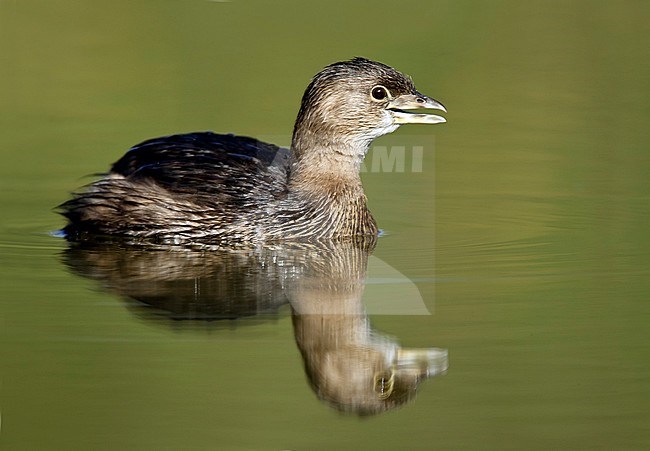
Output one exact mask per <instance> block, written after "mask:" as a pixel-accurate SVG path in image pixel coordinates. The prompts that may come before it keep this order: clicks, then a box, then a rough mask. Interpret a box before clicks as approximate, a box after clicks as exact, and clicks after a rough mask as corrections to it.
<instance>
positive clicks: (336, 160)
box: [58, 57, 447, 245]
mask: <svg viewBox="0 0 650 451" xmlns="http://www.w3.org/2000/svg"><path fill="white" fill-rule="evenodd" d="M421 109H425V111H421ZM430 109H432V110H440V111H443V112H445V113H446V112H447V110H446V108H445V107H444V106H443V105H442V103H440V102H438V101H437V100H434V99H433V98H431V97H429V96H427V95H424V94H422V93H420V92H419V91H418V90H417V89H416V88H415V85H414V82H413V80H412V79H411V78H410V77H409V76H406V75H404V74H403V73H401V72H399V71H397V70H396V69H394V68H392V67H390V66H388V65H386V64H383V63H380V62H377V61H373V60H370V59H367V58H362V57H355V58H352V59H350V60H346V61H340V62H336V63H333V64H330V65H328V66H326V67H325V68H323V69H322V70H321V71H320V72H318V73H317V74H316V75H315V76H314V77H313V78H312V80H311V82H310V83H309V84H308V86H307V88H306V90H305V92H304V95H303V97H302V100H301V104H300V109H299V111H298V115H297V118H296V121H295V125H294V128H293V135H292V140H291V146H290V147H289V148H283V147H278V146H276V145H274V144H270V143H266V142H263V141H259V140H257V139H254V138H250V137H245V136H236V135H233V134H217V133H213V132H194V133H185V134H175V135H170V136H165V137H160V138H154V139H149V140H146V141H144V142H142V143H140V144H137V145H135V146H133V147H132V148H131V149H129V150H128V151H127V152H126V153H125V154H124V155H123V156H122V157H121V158H120V159H119V160H118V161H116V162H115V163H114V164H113V165H112V166H111V169H110V171H109V172H108V173H106V174H104V175H103V176H102V177H101V178H100V179H99V180H97V181H95V182H93V183H91V184H89V185H87V186H86V187H84V188H82V189H81V190H80V191H77V192H75V193H73V194H72V197H71V198H70V199H69V200H67V201H66V202H64V203H63V204H61V205H60V206H59V207H58V208H59V213H60V214H62V215H63V216H64V217H65V218H66V219H67V224H66V225H65V226H64V227H63V229H62V232H63V235H64V236H65V238H66V239H67V240H68V241H71V242H83V241H103V240H108V241H112V240H125V241H128V242H134V243H156V244H186V243H188V244H194V243H197V244H201V243H203V244H217V245H218V244H221V243H223V244H229V243H233V244H237V243H240V244H254V243H262V242H274V241H275V242H277V241H284V240H302V239H307V240H309V239H316V240H322V239H326V240H327V239H346V238H352V237H359V236H375V237H376V236H377V235H378V233H379V228H378V227H377V223H376V221H375V219H374V217H373V216H372V214H371V212H370V210H369V209H368V206H367V198H366V195H365V193H364V190H363V186H362V183H361V178H360V170H361V165H362V162H363V159H364V157H365V155H366V153H367V152H368V149H369V147H370V144H371V143H372V141H373V140H374V139H375V138H378V137H380V136H382V135H385V134H388V133H391V132H393V131H395V130H396V129H397V128H398V127H400V126H401V125H404V124H437V123H442V122H446V120H445V118H444V117H441V116H438V115H435V114H431V113H430V112H429V111H428V110H430ZM414 110H415V111H414ZM417 110H420V111H417Z"/></svg>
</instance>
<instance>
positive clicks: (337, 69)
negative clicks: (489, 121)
mask: <svg viewBox="0 0 650 451" xmlns="http://www.w3.org/2000/svg"><path fill="white" fill-rule="evenodd" d="M422 109H433V110H441V111H445V112H446V110H445V107H444V106H443V105H442V104H441V103H440V102H438V101H436V100H434V99H432V98H431V97H428V96H426V95H424V94H422V93H420V92H418V91H417V90H416V89H415V85H414V84H413V80H411V78H410V77H408V76H406V75H404V74H402V73H400V72H398V71H397V70H395V69H393V68H392V67H390V66H387V65H385V64H382V63H379V62H376V61H371V60H368V59H365V58H359V57H357V58H354V59H352V60H350V61H342V62H338V63H334V64H331V65H329V66H327V67H325V68H324V69H323V70H322V71H320V72H319V73H318V74H316V76H315V77H314V78H313V79H312V81H311V83H310V84H309V86H308V87H307V89H306V90H305V94H304V95H303V98H302V103H301V106H300V112H299V113H298V118H297V120H296V128H295V129H294V147H296V145H298V147H304V145H303V146H301V145H300V144H301V142H300V141H301V140H302V139H308V140H309V141H312V140H318V141H319V142H320V143H324V144H325V145H328V144H329V145H332V146H337V145H339V144H340V143H348V144H350V147H351V148H352V147H355V148H358V147H360V146H361V147H365V148H367V146H368V145H369V144H370V142H371V141H372V140H373V139H375V138H377V137H379V136H382V135H385V134H387V133H391V132H393V131H395V130H396V129H397V128H398V127H399V126H400V125H402V124H437V123H440V122H445V119H444V118H443V117H440V116H437V115H434V114H430V113H428V112H413V111H412V110H422ZM297 141H298V142H297Z"/></svg>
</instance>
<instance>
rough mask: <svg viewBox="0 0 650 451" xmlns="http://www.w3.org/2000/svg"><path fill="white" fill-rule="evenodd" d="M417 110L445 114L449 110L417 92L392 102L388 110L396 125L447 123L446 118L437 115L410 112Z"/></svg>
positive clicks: (389, 103)
mask: <svg viewBox="0 0 650 451" xmlns="http://www.w3.org/2000/svg"><path fill="white" fill-rule="evenodd" d="M416 108H430V109H432V110H441V111H444V112H445V113H446V112H447V110H446V109H445V107H444V106H443V105H442V103H440V102H438V101H437V100H433V99H432V98H431V97H427V96H425V95H424V94H420V93H419V92H416V93H415V94H405V95H401V96H399V97H395V98H394V99H392V100H391V101H390V102H388V106H387V107H386V109H387V110H388V111H389V112H390V114H391V116H392V117H393V123H395V124H438V123H441V122H447V120H446V119H445V118H444V117H441V116H436V115H435V114H426V113H411V112H410V111H404V110H414V109H416Z"/></svg>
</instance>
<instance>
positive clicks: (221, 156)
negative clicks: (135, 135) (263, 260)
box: [111, 132, 290, 205]
mask: <svg viewBox="0 0 650 451" xmlns="http://www.w3.org/2000/svg"><path fill="white" fill-rule="evenodd" d="M289 167H290V162H289V150H288V149H285V148H280V147H278V146H275V145H273V144H268V143H265V142H262V141H258V140H256V139H253V138H248V137H243V136H234V135H219V134H215V133H211V132H200V133H188V134H183V135H172V136H166V137H162V138H155V139H150V140H148V141H144V142H142V143H140V144H138V145H136V146H134V147H132V148H131V149H130V150H129V151H128V152H127V153H126V154H125V155H124V156H123V157H122V158H120V159H119V160H118V161H117V162H115V163H114V164H113V166H112V168H111V173H113V174H120V175H122V176H124V177H125V178H127V179H128V180H131V181H133V182H137V181H149V182H153V183H155V184H157V185H159V186H161V187H163V188H165V189H166V190H168V191H170V192H172V193H175V194H179V195H181V196H183V195H187V196H191V197H192V200H193V201H194V202H196V203H198V204H205V205H210V204H214V203H215V202H219V203H224V202H225V203H241V202H242V201H245V198H247V197H249V196H255V195H258V196H260V195H261V198H265V197H267V196H268V195H271V197H274V196H278V195H281V194H282V193H283V192H284V190H285V188H286V179H287V176H288V171H289ZM260 200H261V199H260Z"/></svg>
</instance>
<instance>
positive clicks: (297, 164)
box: [289, 129, 370, 195]
mask: <svg viewBox="0 0 650 451" xmlns="http://www.w3.org/2000/svg"><path fill="white" fill-rule="evenodd" d="M369 145H370V142H369V141H366V140H355V139H351V138H349V137H339V136H336V135H335V134H325V133H313V132H310V131H309V130H301V129H297V130H296V132H295V133H294V136H293V140H292V143H291V150H292V154H293V159H294V160H293V166H292V169H291V176H290V180H289V186H290V187H291V188H293V189H300V190H301V191H302V190H307V191H314V190H315V191H321V190H324V189H325V191H329V190H331V187H332V186H333V185H335V186H339V187H341V186H345V187H347V190H346V191H349V192H350V193H354V192H357V193H358V194H359V195H363V187H362V185H361V177H360V174H359V173H360V171H361V163H362V162H363V157H364V156H365V155H366V153H367V152H368V147H369Z"/></svg>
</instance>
